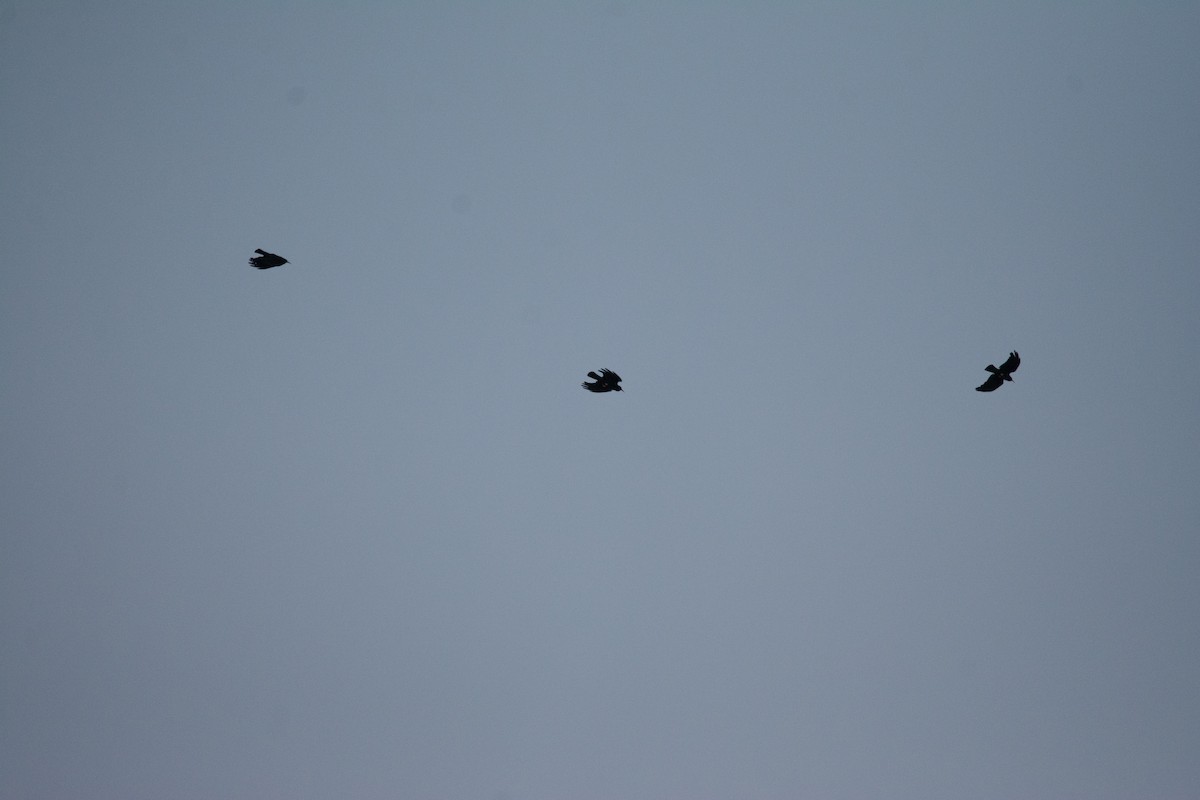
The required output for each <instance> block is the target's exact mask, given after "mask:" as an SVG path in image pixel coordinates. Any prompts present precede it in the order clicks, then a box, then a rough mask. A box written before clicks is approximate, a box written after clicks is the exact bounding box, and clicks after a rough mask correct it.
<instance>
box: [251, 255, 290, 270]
mask: <svg viewBox="0 0 1200 800" xmlns="http://www.w3.org/2000/svg"><path fill="white" fill-rule="evenodd" d="M254 252H256V253H258V255H257V256H255V257H254V258H252V259H250V266H252V267H258V268H259V269H270V268H271V267H282V266H283V265H284V264H286V263H288V260H287V259H286V258H284V257H283V256H277V255H275V254H274V253H268V252H267V251H266V250H255V251H254Z"/></svg>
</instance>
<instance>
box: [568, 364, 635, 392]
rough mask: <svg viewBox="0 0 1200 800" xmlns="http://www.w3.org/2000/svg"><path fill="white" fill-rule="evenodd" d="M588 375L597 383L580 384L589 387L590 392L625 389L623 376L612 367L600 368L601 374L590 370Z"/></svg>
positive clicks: (620, 390)
mask: <svg viewBox="0 0 1200 800" xmlns="http://www.w3.org/2000/svg"><path fill="white" fill-rule="evenodd" d="M588 377H589V378H591V379H592V380H594V381H595V383H581V384H579V385H580V386H582V387H583V388H585V389H587V390H588V391H589V392H623V391H625V390H624V389H622V388H621V376H620V375H618V374H617V373H615V372H613V371H612V370H610V369H602V370H600V374H599V375H597V374H596V373H594V372H589V373H588Z"/></svg>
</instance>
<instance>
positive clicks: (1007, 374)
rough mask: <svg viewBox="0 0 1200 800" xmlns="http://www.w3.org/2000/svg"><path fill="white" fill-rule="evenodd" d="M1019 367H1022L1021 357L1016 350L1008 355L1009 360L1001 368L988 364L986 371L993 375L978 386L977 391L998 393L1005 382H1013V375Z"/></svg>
mask: <svg viewBox="0 0 1200 800" xmlns="http://www.w3.org/2000/svg"><path fill="white" fill-rule="evenodd" d="M1019 366H1021V357H1020V356H1019V355H1017V351H1016V350H1013V351H1012V352H1011V353H1009V354H1008V360H1007V361H1005V362H1004V363H1003V364H1001V365H1000V366H999V367H995V366H993V365H991V364H988V365H987V366H986V367H984V369H986V370H987V371H988V372H990V373H992V374H991V375H989V376H988V379H987V380H986V381H984V382H983V384H982V385H980V386H976V387H975V391H977V392H994V391H996V390H997V389H999V388H1000V384H1002V383H1004V382H1005V381H1011V380H1012V374H1013V373H1014V372H1016V371H1017V367H1019Z"/></svg>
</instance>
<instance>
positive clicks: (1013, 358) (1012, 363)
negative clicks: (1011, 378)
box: [1000, 350, 1021, 375]
mask: <svg viewBox="0 0 1200 800" xmlns="http://www.w3.org/2000/svg"><path fill="white" fill-rule="evenodd" d="M1019 366H1021V357H1020V356H1019V355H1017V351H1016V350H1013V351H1012V352H1011V353H1009V354H1008V361H1005V362H1004V363H1003V364H1001V365H1000V371H1001V372H1003V373H1004V374H1005V375H1008V374H1009V373H1011V372H1016V371H1017V367H1019Z"/></svg>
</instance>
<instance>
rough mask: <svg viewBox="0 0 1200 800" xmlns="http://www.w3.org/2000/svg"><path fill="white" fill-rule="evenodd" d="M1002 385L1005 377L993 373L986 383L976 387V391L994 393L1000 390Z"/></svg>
mask: <svg viewBox="0 0 1200 800" xmlns="http://www.w3.org/2000/svg"><path fill="white" fill-rule="evenodd" d="M1002 383H1004V377H1003V376H1001V375H1000V374H998V373H995V372H993V373H992V374H991V375H988V379H987V380H986V381H984V382H983V383H982V384H981V385H979V386H976V387H975V391H977V392H994V391H996V390H997V389H999V388H1000V384H1002Z"/></svg>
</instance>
